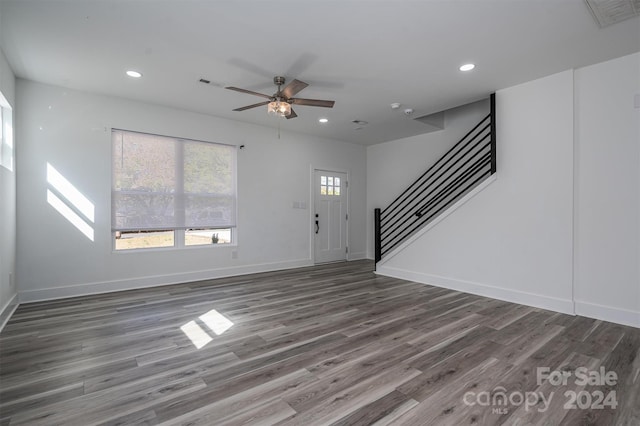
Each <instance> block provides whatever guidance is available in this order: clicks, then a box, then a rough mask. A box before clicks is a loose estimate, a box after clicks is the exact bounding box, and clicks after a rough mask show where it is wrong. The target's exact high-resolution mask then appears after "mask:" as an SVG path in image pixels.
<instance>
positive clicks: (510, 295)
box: [376, 264, 575, 315]
mask: <svg viewBox="0 0 640 426" xmlns="http://www.w3.org/2000/svg"><path fill="white" fill-rule="evenodd" d="M376 274H378V275H384V276H387V277H392V278H400V279H403V280H408V281H414V282H417V283H421V284H428V285H433V286H436V287H443V288H448V289H450V290H456V291H462V292H464V293H471V294H476V295H478V296H484V297H490V298H492V299H498V300H504V301H507V302H512V303H519V304H521V305H527V306H533V307H536V308H542V309H549V310H552V311H556V312H561V313H563V314H569V315H575V314H574V307H573V301H572V300H570V299H559V298H556V297H549V296H544V295H541V294H534V293H527V292H523V291H518V290H512V289H508V288H503V287H495V286H492V285H487V284H482V283H477V282H473V281H465V280H459V279H456V278H449V277H441V276H439V275H431V274H424V273H421V272H413V271H408V270H405V269H400V268H394V267H391V266H384V265H382V266H380V264H378V269H377V271H376Z"/></svg>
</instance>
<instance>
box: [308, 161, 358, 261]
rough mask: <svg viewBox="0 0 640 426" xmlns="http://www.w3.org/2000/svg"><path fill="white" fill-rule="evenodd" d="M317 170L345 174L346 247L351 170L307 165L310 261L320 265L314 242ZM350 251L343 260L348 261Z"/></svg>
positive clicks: (349, 210) (349, 214) (349, 220)
mask: <svg viewBox="0 0 640 426" xmlns="http://www.w3.org/2000/svg"><path fill="white" fill-rule="evenodd" d="M317 171H322V172H328V173H331V172H336V173H344V174H346V175H347V185H346V187H345V190H346V194H345V197H346V200H347V205H346V210H347V212H346V214H347V216H348V217H349V219H347V224H346V228H345V232H346V233H347V242H346V244H347V248H348V247H350V245H349V243H350V241H349V222H351V207H350V201H351V197H350V194H351V192H350V191H349V190H350V189H351V188H350V186H351V185H350V183H349V181H350V177H351V172H350V171H349V170H345V169H341V168H338V167H319V166H314V165H313V164H311V165H310V167H309V194H310V196H309V198H310V200H311V201H310V202H309V253H310V254H311V262H312V263H313V264H314V265H320V264H319V263H316V244H315V238H316V237H315V213H316V192H315V191H316V187H315V176H316V172H317ZM350 254H351V253H349V252H347V253H345V260H346V261H349V255H350Z"/></svg>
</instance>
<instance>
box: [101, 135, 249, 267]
mask: <svg viewBox="0 0 640 426" xmlns="http://www.w3.org/2000/svg"><path fill="white" fill-rule="evenodd" d="M110 130H111V131H110V132H109V144H110V147H111V159H110V160H111V163H110V168H111V181H110V193H111V196H110V200H109V201H110V210H109V211H110V212H111V211H112V209H113V208H114V205H113V203H114V198H113V192H114V184H113V177H114V163H113V161H114V159H113V132H114V131H121V132H129V133H138V134H143V135H147V136H158V137H162V138H171V139H174V140H175V141H176V142H178V143H181V142H184V141H192V142H200V143H208V144H214V145H223V146H228V147H233V148H234V149H236V153H235V154H234V156H233V161H234V164H233V172H232V181H233V188H234V197H235V209H234V212H233V214H234V220H233V223H234V224H235V225H234V226H231V227H216V228H210V227H203V228H205V229H208V230H212V231H215V230H217V229H220V230H227V229H228V230H229V231H230V238H231V241H230V242H229V243H225V244H213V243H212V244H193V245H187V244H186V233H187V231H188V230H190V229H193V228H190V227H185V228H174V229H165V230H158V232H162V231H172V232H173V245H172V246H164V247H163V246H156V247H141V248H131V249H123V248H121V249H117V248H116V242H117V239H116V233H117V232H140V231H143V230H137V231H135V230H134V231H115V230H113V227H114V226H113V225H114V223H113V216H112V215H111V214H110V226H111V231H110V234H111V251H112V253H117V254H120V253H140V252H151V251H171V250H193V249H209V248H212V247H216V248H219V247H237V245H238V155H237V149H238V146H237V145H233V144H229V143H221V142H213V141H208V140H200V139H190V138H184V137H176V136H168V135H160V134H157V133H150V132H143V131H137V130H127V129H122V128H118V127H112V128H111V129H110ZM180 151H182V150H180ZM176 160H178V158H176ZM179 160H180V161H182V160H183V158H182V156H180V158H179ZM177 167H178V168H179V170H180V171H181V173H182V175H181V179H180V181H181V182H180V183H178V184H177V185H179V186H180V187H182V185H183V182H184V170H183V164H181V165H179V166H177ZM159 194H160V193H159ZM199 194H204V195H205V196H211V195H209V194H207V193H193V195H199ZM211 197H212V198H213V196H211ZM150 231H151V230H150ZM151 232H153V231H151Z"/></svg>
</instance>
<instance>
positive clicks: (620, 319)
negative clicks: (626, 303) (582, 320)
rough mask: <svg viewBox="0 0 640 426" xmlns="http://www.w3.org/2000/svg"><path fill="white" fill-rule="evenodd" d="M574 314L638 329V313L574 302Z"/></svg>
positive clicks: (639, 323) (639, 315) (639, 324)
mask: <svg viewBox="0 0 640 426" xmlns="http://www.w3.org/2000/svg"><path fill="white" fill-rule="evenodd" d="M576 314H577V315H580V316H583V317H588V318H595V319H599V320H603V321H609V322H615V323H616V324H623V325H628V326H631V327H637V328H640V312H639V311H630V310H628V309H620V308H614V307H611V306H604V305H598V304H597V303H590V302H583V301H581V300H576Z"/></svg>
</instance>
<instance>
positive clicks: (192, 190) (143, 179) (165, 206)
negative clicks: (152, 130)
mask: <svg viewBox="0 0 640 426" xmlns="http://www.w3.org/2000/svg"><path fill="white" fill-rule="evenodd" d="M112 145H113V146H112V148H113V190H112V229H113V232H114V236H115V238H116V244H115V247H116V249H117V250H119V249H130V248H144V247H167V246H170V247H176V246H177V247H181V246H189V245H202V244H224V243H230V242H231V241H232V230H233V229H234V228H235V219H236V185H235V182H236V176H235V172H236V149H235V147H233V146H230V145H223V144H217V143H211V142H201V141H194V140H188V139H178V138H171V137H166V136H157V135H150V134H145V133H137V132H130V131H124V130H117V129H113V130H112Z"/></svg>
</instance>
